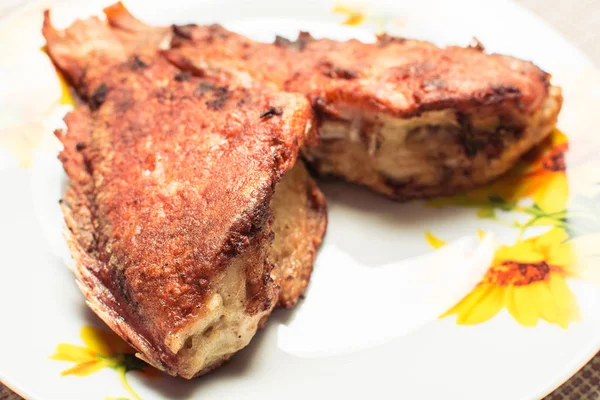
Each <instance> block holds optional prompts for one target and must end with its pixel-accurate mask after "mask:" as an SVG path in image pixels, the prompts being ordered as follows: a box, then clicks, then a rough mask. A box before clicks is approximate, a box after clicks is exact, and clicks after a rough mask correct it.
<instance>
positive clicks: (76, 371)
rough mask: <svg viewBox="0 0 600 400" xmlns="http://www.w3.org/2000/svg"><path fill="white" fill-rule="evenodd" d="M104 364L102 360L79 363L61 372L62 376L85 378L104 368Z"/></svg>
mask: <svg viewBox="0 0 600 400" xmlns="http://www.w3.org/2000/svg"><path fill="white" fill-rule="evenodd" d="M105 367H106V364H105V363H104V361H103V360H93V361H88V362H85V363H80V364H77V365H75V366H74V367H72V368H69V369H66V370H64V371H63V372H61V375H62V376H65V375H77V376H87V375H91V374H93V373H95V372H98V371H100V370H101V369H102V368H105Z"/></svg>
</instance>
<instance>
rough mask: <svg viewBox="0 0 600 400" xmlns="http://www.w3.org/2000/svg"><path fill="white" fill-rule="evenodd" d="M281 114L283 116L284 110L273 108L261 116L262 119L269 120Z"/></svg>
mask: <svg viewBox="0 0 600 400" xmlns="http://www.w3.org/2000/svg"><path fill="white" fill-rule="evenodd" d="M281 114H283V110H282V109H281V108H277V107H271V108H269V109H268V110H267V111H265V112H264V113H262V114H260V119H269V118H271V117H273V116H275V115H281Z"/></svg>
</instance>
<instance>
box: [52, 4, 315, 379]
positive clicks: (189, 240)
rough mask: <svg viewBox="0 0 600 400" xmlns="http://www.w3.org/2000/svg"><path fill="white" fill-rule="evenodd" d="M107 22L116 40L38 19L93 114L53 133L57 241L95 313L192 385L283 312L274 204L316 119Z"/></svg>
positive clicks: (279, 97) (135, 26)
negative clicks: (185, 67)
mask: <svg viewBox="0 0 600 400" xmlns="http://www.w3.org/2000/svg"><path fill="white" fill-rule="evenodd" d="M117 11H118V10H117ZM114 12H115V9H114V8H113V9H109V12H108V16H109V17H110V19H109V21H110V22H111V24H112V27H110V26H108V25H106V24H105V23H103V22H102V21H100V20H99V19H97V18H92V19H89V20H85V21H77V22H75V23H74V24H73V25H72V26H71V27H70V28H68V29H67V30H65V31H57V30H55V29H54V28H53V27H52V26H51V24H50V19H49V13H48V12H46V15H45V20H44V27H43V33H44V36H45V37H46V40H47V48H48V53H49V55H50V56H51V58H52V60H53V62H54V63H55V64H56V65H57V66H58V67H59V68H60V69H61V71H62V72H63V73H65V74H66V75H67V77H68V78H69V80H70V81H71V82H73V83H74V85H75V86H76V88H77V90H78V91H79V93H80V94H81V95H82V96H83V97H84V98H85V99H86V101H87V105H88V106H87V107H86V106H82V107H79V108H77V109H76V110H75V111H74V112H72V113H70V114H69V115H68V116H67V117H66V123H67V127H68V129H67V131H66V132H64V131H58V132H57V136H58V137H59V139H60V140H61V141H62V142H63V144H64V150H63V151H62V152H61V154H60V160H61V161H62V163H63V165H64V168H65V171H66V172H67V174H68V176H69V180H70V186H69V188H68V189H67V192H66V193H65V199H64V202H63V211H64V213H65V220H66V222H67V225H68V227H69V232H68V234H67V240H68V242H69V245H70V248H71V251H72V254H73V257H74V259H75V261H76V264H77V265H76V267H75V273H76V276H77V279H78V284H79V286H80V288H81V290H82V291H83V293H84V294H85V296H86V298H87V300H88V304H89V305H90V307H91V308H92V309H93V310H94V311H95V312H96V313H97V314H98V315H99V316H100V317H101V318H102V319H103V320H104V321H105V322H106V323H107V324H108V325H109V327H111V328H112V329H113V330H114V331H115V332H117V333H118V334H119V335H120V336H122V337H123V338H124V339H125V340H127V341H128V342H129V343H130V344H131V345H133V346H134V347H135V348H136V349H137V350H138V351H139V353H140V357H142V358H143V359H145V360H146V361H148V362H149V363H151V364H152V365H154V366H156V367H157V368H160V369H163V370H165V371H166V372H168V373H170V374H173V375H179V376H182V377H185V378H191V377H193V376H196V375H198V374H202V373H204V372H207V371H209V370H211V369H212V368H214V367H216V366H218V365H220V364H221V363H222V362H223V361H224V360H226V359H227V358H229V357H230V356H231V355H232V354H233V353H234V352H235V351H237V350H239V349H240V348H242V347H244V346H245V345H246V344H247V343H248V342H249V340H250V339H251V338H252V336H253V335H254V333H255V332H256V329H257V327H258V325H259V324H261V323H262V322H264V319H265V318H266V316H268V314H269V313H270V311H271V309H272V308H273V307H274V305H275V303H276V301H277V297H278V288H277V285H275V284H274V283H273V281H272V279H271V269H272V266H271V264H270V263H269V261H268V257H269V254H270V248H271V242H272V239H273V233H272V232H271V226H272V224H273V222H272V220H273V211H272V208H271V201H272V198H273V195H274V191H275V187H276V184H277V183H278V182H279V181H280V180H281V178H282V177H283V175H284V174H285V173H286V172H287V171H288V170H290V169H291V168H292V166H293V165H294V163H295V162H296V158H297V155H298V150H299V148H300V146H302V145H303V143H304V142H305V139H306V137H307V136H311V135H312V134H313V132H312V130H311V126H312V125H311V124H312V117H313V114H312V110H311V107H310V105H309V103H308V102H307V100H306V99H305V98H304V97H303V96H300V95H295V94H288V93H278V92H273V91H269V90H266V89H260V88H259V87H258V85H250V86H246V85H243V84H242V83H240V82H237V81H236V82H233V81H229V80H227V79H226V78H225V77H220V78H200V77H196V76H192V75H190V74H189V73H188V72H185V71H182V70H180V69H178V68H177V67H175V66H174V65H173V64H172V63H170V62H169V61H168V60H167V59H166V58H164V57H163V56H162V55H161V54H160V52H159V51H158V50H157V46H158V42H160V41H162V36H163V35H164V34H168V31H165V30H164V29H162V28H157V29H156V30H152V29H151V28H149V27H147V26H145V25H140V24H141V23H139V21H138V22H135V23H131V20H128V19H127V18H121V17H118V13H117V14H115V13H114ZM111 13H112V15H111ZM117 20H119V21H120V22H118V23H117V22H116V21H117ZM149 38H151V40H149ZM272 109H276V110H278V111H277V113H275V114H273V115H268V116H266V115H265V113H266V112H269V110H272Z"/></svg>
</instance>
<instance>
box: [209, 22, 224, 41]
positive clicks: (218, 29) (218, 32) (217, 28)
mask: <svg viewBox="0 0 600 400" xmlns="http://www.w3.org/2000/svg"><path fill="white" fill-rule="evenodd" d="M208 31H209V32H210V34H211V35H212V36H213V37H215V36H216V37H218V38H220V39H227V38H228V37H229V34H228V33H227V31H226V30H225V29H224V28H223V27H222V26H221V25H219V24H212V25H211V26H209V27H208Z"/></svg>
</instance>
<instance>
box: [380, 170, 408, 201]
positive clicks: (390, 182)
mask: <svg viewBox="0 0 600 400" xmlns="http://www.w3.org/2000/svg"><path fill="white" fill-rule="evenodd" d="M380 178H381V181H382V182H383V184H384V185H385V186H387V187H389V188H390V189H392V191H393V192H394V194H395V195H396V196H398V197H402V196H403V195H404V192H406V189H409V188H411V187H412V186H414V184H415V178H413V177H411V178H408V179H403V180H400V179H397V178H392V177H391V176H388V175H385V174H381V176H380Z"/></svg>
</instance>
